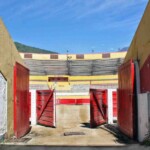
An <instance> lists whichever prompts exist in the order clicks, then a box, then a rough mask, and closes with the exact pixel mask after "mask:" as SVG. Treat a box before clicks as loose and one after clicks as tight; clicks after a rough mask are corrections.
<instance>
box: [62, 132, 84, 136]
mask: <svg viewBox="0 0 150 150" xmlns="http://www.w3.org/2000/svg"><path fill="white" fill-rule="evenodd" d="M72 135H85V133H84V132H65V133H64V136H72Z"/></svg>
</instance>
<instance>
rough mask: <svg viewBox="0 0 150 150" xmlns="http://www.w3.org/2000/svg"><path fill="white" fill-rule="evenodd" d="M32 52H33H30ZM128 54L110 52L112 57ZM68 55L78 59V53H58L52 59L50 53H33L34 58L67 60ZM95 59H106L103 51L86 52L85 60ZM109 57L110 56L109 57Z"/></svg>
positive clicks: (22, 54)
mask: <svg viewBox="0 0 150 150" xmlns="http://www.w3.org/2000/svg"><path fill="white" fill-rule="evenodd" d="M30 54H31V53H30ZM20 55H21V57H22V58H23V59H26V58H24V53H20ZM125 55H126V52H113V53H110V59H112V58H124V57H125ZM67 56H68V57H69V59H70V60H78V59H76V54H68V55H67V54H58V59H51V58H50V54H37V53H32V59H36V60H58V61H59V60H67ZM95 59H105V58H102V53H98V54H95V53H94V54H84V59H83V60H95ZM107 59H109V58H107Z"/></svg>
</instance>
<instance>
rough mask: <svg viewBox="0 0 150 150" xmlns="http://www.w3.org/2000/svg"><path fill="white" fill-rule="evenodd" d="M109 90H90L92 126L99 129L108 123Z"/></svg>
mask: <svg viewBox="0 0 150 150" xmlns="http://www.w3.org/2000/svg"><path fill="white" fill-rule="evenodd" d="M107 116H108V115H107V90H97V89H91V90H90V126H91V128H94V127H97V126H99V125H101V124H104V123H106V122H107V119H108V118H107Z"/></svg>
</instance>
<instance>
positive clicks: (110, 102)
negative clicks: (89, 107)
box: [108, 89, 116, 124]
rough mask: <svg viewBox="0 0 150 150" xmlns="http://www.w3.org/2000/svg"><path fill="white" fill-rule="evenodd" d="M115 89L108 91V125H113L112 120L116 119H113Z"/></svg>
mask: <svg viewBox="0 0 150 150" xmlns="http://www.w3.org/2000/svg"><path fill="white" fill-rule="evenodd" d="M115 91H116V89H108V124H113V120H116V118H114V117H113V92H115Z"/></svg>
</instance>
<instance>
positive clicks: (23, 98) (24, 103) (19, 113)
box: [14, 63, 30, 138]
mask: <svg viewBox="0 0 150 150" xmlns="http://www.w3.org/2000/svg"><path fill="white" fill-rule="evenodd" d="M29 129H30V125H29V70H28V69H27V68H25V67H24V66H22V65H20V64H19V63H16V64H15V67H14V134H15V136H16V137H17V138H20V137H22V136H24V135H25V134H26V133H27V132H28V131H29Z"/></svg>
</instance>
